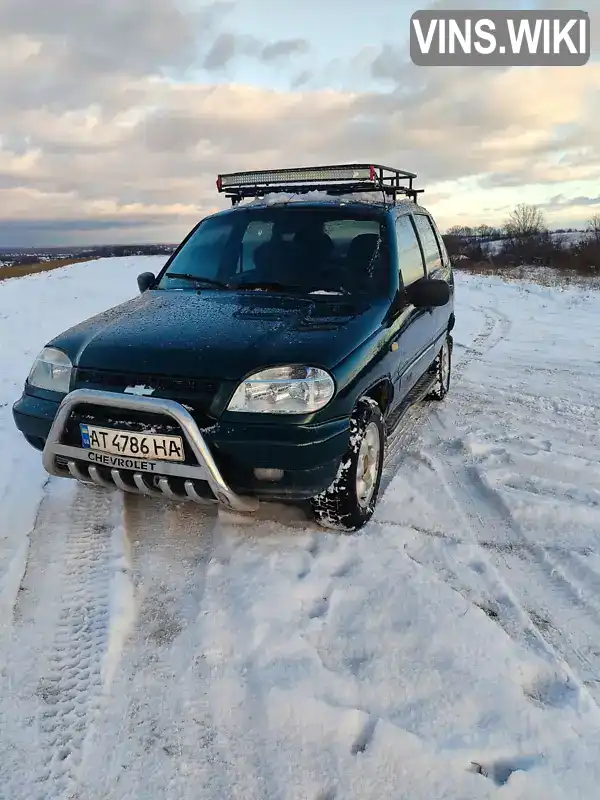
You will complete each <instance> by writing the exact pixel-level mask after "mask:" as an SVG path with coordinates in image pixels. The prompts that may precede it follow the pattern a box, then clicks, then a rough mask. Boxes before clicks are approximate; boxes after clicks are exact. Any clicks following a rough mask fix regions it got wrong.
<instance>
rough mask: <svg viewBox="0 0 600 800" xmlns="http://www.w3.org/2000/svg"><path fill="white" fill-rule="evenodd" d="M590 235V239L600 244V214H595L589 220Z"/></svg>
mask: <svg viewBox="0 0 600 800" xmlns="http://www.w3.org/2000/svg"><path fill="white" fill-rule="evenodd" d="M587 230H588V233H590V234H591V236H590V238H591V239H592V240H593V241H595V242H596V244H600V214H594V215H593V216H592V217H590V219H589V220H588V224H587Z"/></svg>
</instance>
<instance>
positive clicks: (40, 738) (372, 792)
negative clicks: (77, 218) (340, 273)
mask: <svg viewBox="0 0 600 800" xmlns="http://www.w3.org/2000/svg"><path fill="white" fill-rule="evenodd" d="M160 263H162V259H161V258H152V259H149V258H135V259H108V260H105V261H96V262H92V263H90V264H80V265H76V266H72V267H68V268H65V269H62V270H57V271H56V272H52V273H45V274H40V275H37V276H32V277H29V278H25V279H19V280H9V281H6V282H5V283H3V284H1V285H0V341H1V342H2V349H1V354H0V442H1V444H2V459H0V681H1V682H0V797H1V798H2V800H37V798H40V799H41V798H44V800H56V799H57V798H61V799H62V798H64V799H65V800H66V798H73V799H74V798H77V800H101V798H102V800H106V799H107V798H110V800H126V798H127V800H129V799H130V798H131V799H133V798H135V800H141V799H142V798H143V799H144V800H159V798H160V799H161V800H162V798H169V800H179V798H181V799H182V800H183V799H184V798H185V799H186V800H187V798H189V799H190V800H192V798H193V800H198V799H199V798H203V799H204V798H207V799H208V800H226V799H227V800H229V798H244V800H279V799H280V798H281V799H282V800H283V799H285V800H334V798H335V800H342V798H343V799H344V800H346V799H348V800H371V799H372V800H381V798H382V797H390V798H394V800H400V799H401V798H406V799H407V800H409V799H410V800H417V799H419V800H420V798H423V800H433V799H434V798H435V800H441V798H448V799H449V800H450V799H451V800H457V799H458V798H465V800H471V799H472V798H473V799H475V798H498V800H508V799H510V800H513V799H514V798H522V799H523V800H525V799H526V800H534V799H537V798H543V800H553V799H554V798H564V799H565V800H566V798H586V800H587V799H588V798H589V800H593V799H594V798H596V797H597V796H598V786H599V785H600V427H599V422H600V364H599V361H600V357H599V352H600V346H599V345H598V341H599V337H598V333H597V331H598V322H597V321H598V318H599V315H600V293H595V292H585V291H583V290H569V291H560V290H558V289H550V288H542V287H539V286H534V285H526V284H522V285H515V284H507V283H505V282H503V281H501V280H500V279H498V278H481V277H474V276H473V277H469V276H465V275H463V274H460V273H459V274H457V312H458V323H457V329H456V332H455V333H456V346H455V351H454V354H455V371H454V383H453V389H452V393H451V395H449V396H448V398H447V399H446V401H444V403H443V404H440V405H435V406H431V405H429V406H422V407H420V408H418V409H415V410H413V412H411V414H410V415H409V418H408V419H407V420H406V422H405V424H404V425H403V426H402V429H401V430H400V431H399V432H398V434H397V436H396V437H395V441H394V443H393V445H394V446H393V448H392V450H391V452H390V456H389V458H388V462H387V468H386V480H385V492H384V494H383V497H382V498H381V501H380V504H379V507H378V511H377V513H376V516H375V519H374V520H373V521H372V522H371V523H370V524H369V525H368V526H367V527H366V528H365V529H364V530H363V532H362V533H360V534H359V535H356V536H344V535H339V534H336V533H331V532H327V531H324V530H321V529H319V528H317V527H316V526H315V525H313V524H312V523H311V522H309V521H307V520H305V519H304V518H303V517H302V516H301V514H300V512H298V513H297V514H296V513H292V512H290V511H289V510H286V511H284V510H283V509H279V508H272V507H271V508H269V507H267V508H265V509H263V510H262V511H261V512H260V519H258V520H257V521H255V522H252V523H249V524H245V525H239V524H236V523H234V522H233V521H232V520H231V519H228V518H227V516H225V515H218V514H216V513H215V512H213V511H211V510H208V511H206V510H204V509H203V508H201V507H196V506H193V507H192V506H191V505H187V504H180V505H174V504H169V503H167V502H166V501H165V502H162V501H158V500H156V501H155V500H150V499H143V498H138V497H135V496H122V495H120V494H117V493H110V492H107V493H104V492H103V491H101V490H92V489H86V488H84V487H79V486H78V485H77V484H75V483H74V482H72V481H61V480H55V479H52V480H50V481H46V478H45V474H44V472H43V470H42V467H41V464H40V457H39V454H37V453H36V452H35V451H34V450H32V449H31V448H29V447H28V445H26V443H25V442H24V441H23V440H22V438H21V437H20V435H19V434H18V433H17V432H16V431H15V429H14V426H13V422H12V417H11V408H10V407H11V404H12V402H13V401H14V399H15V398H16V397H17V396H18V395H19V393H20V391H21V385H22V381H23V379H24V377H25V374H26V372H27V370H28V368H29V365H30V363H31V360H32V359H33V357H34V356H35V355H36V353H37V351H38V350H39V349H40V348H41V347H42V346H43V344H44V343H45V341H46V340H47V339H48V338H50V337H51V336H52V335H54V334H55V333H58V332H59V331H60V330H62V329H64V328H65V327H67V326H69V325H71V324H73V323H75V322H76V321H79V320H80V319H82V318H84V317H86V316H89V315H90V314H92V313H95V312H96V311H99V310H101V309H103V308H106V307H108V306H110V305H114V304H116V303H117V302H120V301H121V300H124V299H126V298H128V297H130V296H133V295H135V294H136V292H137V287H136V284H135V276H136V275H137V273H139V272H142V271H143V270H145V269H148V268H150V269H156V268H157V267H158V265H160Z"/></svg>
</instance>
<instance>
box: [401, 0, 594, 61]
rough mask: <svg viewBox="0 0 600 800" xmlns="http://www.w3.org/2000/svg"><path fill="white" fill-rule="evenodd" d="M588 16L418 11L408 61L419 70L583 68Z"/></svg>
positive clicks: (587, 44)
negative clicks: (435, 68) (474, 67)
mask: <svg viewBox="0 0 600 800" xmlns="http://www.w3.org/2000/svg"><path fill="white" fill-rule="evenodd" d="M590 40H591V36H590V18H589V15H588V14H587V13H586V12H585V11H485V12H484V11H478V12H474V11H432V10H423V11H416V12H415V13H414V14H413V15H412V17H411V20H410V56H411V60H412V61H413V63H414V64H416V65H417V66H423V67H432V66H433V67H438V66H457V67H458V66H461V67H466V66H498V67H501V66H504V67H519V66H522V67H535V66H554V67H568V66H583V65H584V64H586V63H587V62H588V61H589V58H590Z"/></svg>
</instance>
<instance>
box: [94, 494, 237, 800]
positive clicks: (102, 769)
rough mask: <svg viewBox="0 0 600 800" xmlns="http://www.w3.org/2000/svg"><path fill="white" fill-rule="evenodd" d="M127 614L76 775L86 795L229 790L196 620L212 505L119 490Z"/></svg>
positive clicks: (210, 794) (216, 798)
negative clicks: (123, 643) (106, 698)
mask: <svg viewBox="0 0 600 800" xmlns="http://www.w3.org/2000/svg"><path fill="white" fill-rule="evenodd" d="M124 519H125V529H126V533H127V538H128V540H129V547H130V553H131V562H132V574H133V581H134V584H135V605H136V616H135V621H134V623H133V625H132V627H131V630H130V635H129V638H128V644H127V650H126V653H125V654H124V656H123V657H122V658H121V661H120V664H119V669H118V671H117V673H116V675H115V677H114V680H113V683H112V687H111V698H110V709H109V710H108V711H107V713H105V714H104V715H103V718H102V720H101V724H99V725H98V726H97V729H96V731H95V735H94V741H93V746H90V747H89V748H88V758H87V759H86V764H85V769H84V770H83V774H82V781H83V784H84V786H85V789H86V800H87V799H88V798H96V797H97V798H99V799H100V798H105V797H107V796H110V795H112V793H113V791H114V786H115V784H116V782H117V781H118V784H119V791H120V792H121V793H122V795H123V796H132V797H134V796H161V797H169V798H170V799H171V800H196V798H197V797H199V796H201V797H203V798H207V800H221V798H223V797H234V796H235V787H234V786H233V785H232V783H231V777H230V776H231V774H232V765H231V764H230V763H229V762H227V760H226V757H224V754H223V752H222V748H221V747H220V746H219V736H218V725H217V722H216V721H215V718H214V716H213V714H212V708H211V706H210V702H209V699H210V695H211V692H212V691H213V689H212V684H211V676H210V675H207V674H206V673H205V671H204V670H203V664H204V661H203V658H202V652H203V647H204V643H203V641H202V637H201V636H200V632H201V627H200V622H199V620H200V619H201V617H202V609H203V606H204V592H205V586H206V569H207V565H208V564H209V562H210V560H211V558H212V557H213V556H214V551H215V541H214V526H215V523H216V518H215V515H214V513H213V512H207V511H205V510H204V509H200V508H199V507H198V506H195V505H192V504H189V503H170V502H167V501H162V500H154V499H152V498H145V497H139V496H136V495H127V496H126V497H125V518H124Z"/></svg>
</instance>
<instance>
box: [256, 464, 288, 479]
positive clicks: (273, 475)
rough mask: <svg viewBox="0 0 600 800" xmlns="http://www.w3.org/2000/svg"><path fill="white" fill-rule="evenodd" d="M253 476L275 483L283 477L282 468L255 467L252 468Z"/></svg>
mask: <svg viewBox="0 0 600 800" xmlns="http://www.w3.org/2000/svg"><path fill="white" fill-rule="evenodd" d="M254 477H255V478H256V479H257V480H259V481H271V482H272V483H277V481H280V480H281V479H282V478H283V470H282V469H263V468H262V467H257V468H256V469H255V470H254Z"/></svg>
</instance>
